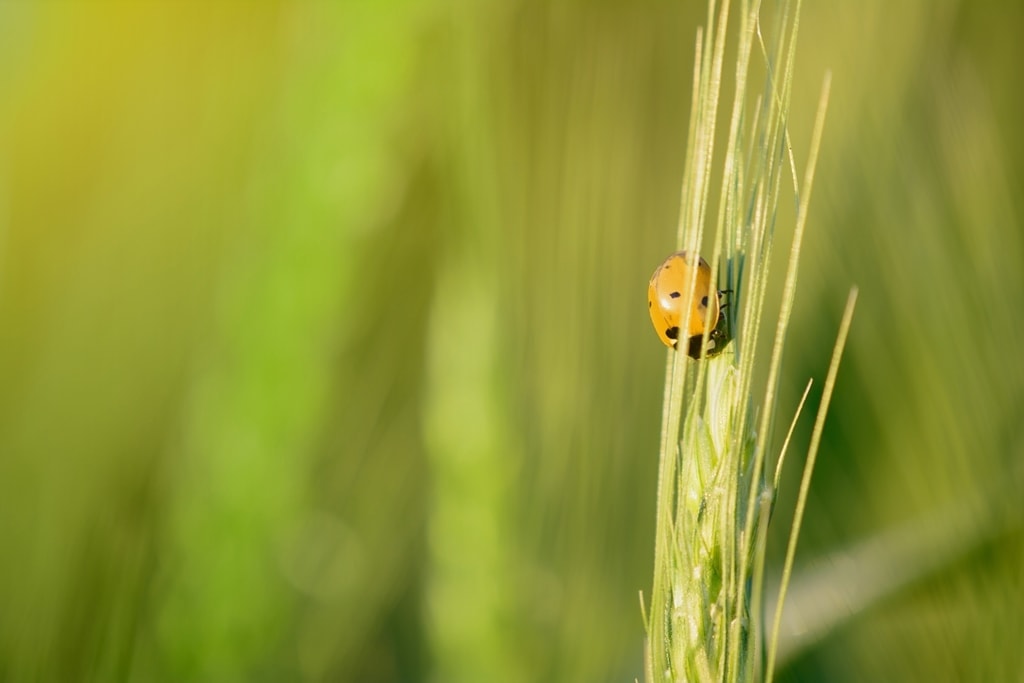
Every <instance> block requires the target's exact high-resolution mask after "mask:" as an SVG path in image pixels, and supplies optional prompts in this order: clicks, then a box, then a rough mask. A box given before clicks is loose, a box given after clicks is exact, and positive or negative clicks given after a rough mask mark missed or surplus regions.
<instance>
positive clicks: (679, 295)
mask: <svg viewBox="0 0 1024 683" xmlns="http://www.w3.org/2000/svg"><path fill="white" fill-rule="evenodd" d="M669 296H670V297H672V298H673V299H678V298H679V297H681V296H682V294H680V293H679V292H671V293H669Z"/></svg>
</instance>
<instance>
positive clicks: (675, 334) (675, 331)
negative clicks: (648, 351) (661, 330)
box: [665, 327, 679, 339]
mask: <svg viewBox="0 0 1024 683" xmlns="http://www.w3.org/2000/svg"><path fill="white" fill-rule="evenodd" d="M665 336H666V337H668V338H669V339H679V328H678V327H670V328H668V329H667V330H665Z"/></svg>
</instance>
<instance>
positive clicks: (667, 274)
mask: <svg viewBox="0 0 1024 683" xmlns="http://www.w3.org/2000/svg"><path fill="white" fill-rule="evenodd" d="M695 267H696V268H697V277H696V281H693V280H692V278H693V277H694V275H693V269H694V268H695ZM691 281H692V282H693V299H691V300H690V302H689V303H686V302H684V301H683V295H684V293H685V292H686V290H687V289H688V288H689V287H690V283H691ZM721 296H722V292H719V291H718V290H717V289H716V288H714V287H712V281H711V266H709V265H708V262H707V261H705V260H704V259H702V258H701V257H700V256H697V255H694V256H691V255H690V254H688V253H687V252H685V251H677V252H676V253H674V254H672V255H671V256H669V257H668V258H667V259H665V262H664V263H662V264H661V265H660V266H658V268H657V270H655V271H654V275H652V276H651V283H650V284H649V285H648V287H647V309H648V311H649V312H650V314H651V322H652V323H654V329H655V330H656V331H657V333H658V336H659V337H660V338H661V341H663V342H664V343H665V345H666V346H671V347H672V348H674V349H675V348H678V347H677V346H676V344H677V343H678V341H679V339H680V338H682V339H684V340H686V343H687V349H686V352H687V354H689V356H690V357H691V358H700V342H701V337H702V335H703V334H704V324H705V322H706V321H707V322H708V324H709V325H710V326H711V332H709V333H708V348H707V355H708V356H713V355H715V354H716V353H718V352H720V351H721V350H722V347H724V346H725V342H726V336H725V332H724V330H722V329H720V327H719V323H720V322H722V321H723V318H724V316H722V314H721V312H722V305H721V301H720V299H721ZM709 308H710V309H711V313H710V315H709V314H708V309H709ZM684 312H685V313H686V314H687V317H686V320H685V321H684V320H683V314H684Z"/></svg>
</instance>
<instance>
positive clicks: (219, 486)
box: [0, 0, 1024, 682]
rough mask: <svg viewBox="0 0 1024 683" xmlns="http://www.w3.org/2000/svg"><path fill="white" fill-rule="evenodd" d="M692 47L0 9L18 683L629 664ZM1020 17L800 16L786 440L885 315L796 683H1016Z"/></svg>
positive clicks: (441, 677)
mask: <svg viewBox="0 0 1024 683" xmlns="http://www.w3.org/2000/svg"><path fill="white" fill-rule="evenodd" d="M766 9H767V7H766ZM704 22H705V7H704V6H703V4H702V3H667V2H662V1H657V0H654V1H646V2H639V3H636V2H625V1H619V0H606V1H602V2H596V3H593V2H590V3H587V2H562V3H547V2H539V1H537V0H490V1H489V2H481V3H459V2H441V1H433V0H427V1H421V2H412V1H409V0H388V1H387V2H380V3H369V2H340V3H327V2H287V3H280V2H270V1H268V2H263V3H259V4H253V3H242V2H222V3H201V2H188V1H185V2H150V3H132V2H102V1H101V2H92V3H85V2H81V3H71V2H38V3H30V2H19V1H15V0H8V1H6V2H0V506H2V507H0V510H2V512H0V679H3V680H12V681H15V680H16V681H25V680H43V681H67V680H78V681H87V680H96V681H111V680H138V681H150V680H152V681H156V680H168V681H170V680H174V681H284V680H295V681H302V680H308V681H371V682H372V681H417V680H431V681H485V680H486V681H497V682H500V681H626V680H633V679H634V677H641V678H642V675H643V674H642V661H641V652H642V638H643V625H642V620H641V615H640V609H639V603H638V599H637V593H638V591H639V590H644V591H648V590H649V585H650V581H651V567H652V556H653V535H654V534H653V531H654V500H653V497H654V492H655V476H656V456H657V445H658V434H659V428H660V417H661V408H660V405H661V396H662V377H663V372H662V368H663V363H664V358H665V350H664V347H663V346H662V345H661V344H660V343H659V342H658V340H657V338H656V336H655V334H654V332H653V330H652V329H651V328H650V323H649V321H648V319H647V313H646V310H645V306H644V297H645V292H646V282H647V278H648V277H649V276H650V273H651V271H652V270H653V269H654V267H655V265H656V264H657V263H659V262H660V261H661V259H662V258H663V257H664V256H665V255H666V254H667V253H668V252H670V251H671V250H672V249H673V248H674V244H673V240H674V234H675V224H676V217H677V215H678V196H679V183H680V178H681V174H682V170H683V160H684V155H685V138H686V130H687V124H688V110H689V98H690V87H691V81H692V76H691V69H692V52H693V47H692V46H693V40H694V36H695V31H696V27H697V26H698V25H700V24H703V23H704ZM1022 29H1024V9H1022V8H1021V7H1013V6H1010V5H1006V4H1004V3H997V2H967V1H966V0H964V1H963V2H955V1H953V0H945V1H941V2H934V1H933V0H907V1H905V2H901V3H888V2H883V1H882V0H870V1H868V2H861V3H831V2H820V1H818V2H814V1H810V2H808V3H807V4H806V6H805V8H804V14H803V20H802V25H801V35H800V45H799V51H798V55H797V82H796V84H795V94H794V109H793V118H792V121H791V128H790V129H791V133H792V135H793V144H794V148H795V153H796V158H797V159H803V158H804V157H805V155H806V150H807V146H808V142H807V141H808V139H809V135H810V123H811V119H812V116H813V113H814V108H815V103H816V100H817V97H818V91H819V88H820V84H821V80H822V78H823V75H824V73H825V70H826V69H831V70H832V72H833V78H834V81H833V89H832V100H831V107H830V111H829V120H828V124H827V127H826V133H825V139H824V144H823V149H822V159H821V162H820V164H819V168H818V175H817V180H816V184H815V195H814V198H813V200H812V204H811V205H812V211H811V216H810V224H809V232H808V237H807V239H806V244H805V252H804V260H803V267H802V270H801V281H800V289H799V291H798V294H797V299H796V310H795V318H794V325H793V329H792V334H791V336H790V344H789V347H788V356H787V357H788V358H789V362H788V363H787V364H786V366H785V368H784V379H783V386H784V390H785V391H784V395H783V398H782V404H781V414H782V415H787V414H790V413H791V412H792V410H793V407H794V406H795V404H796V401H797V398H798V397H799V392H800V391H801V390H802V388H803V385H804V382H805V381H806V379H807V378H808V377H811V376H813V377H815V378H816V379H817V380H818V381H817V384H816V386H818V387H820V384H821V379H822V378H823V376H824V372H825V368H826V366H827V361H828V356H829V354H830V352H831V345H832V342H833V339H834V336H835V331H836V328H837V325H838V318H839V313H840V311H841V307H842V305H843V302H844V299H845V296H846V292H847V290H848V289H849V287H850V286H851V285H853V284H857V285H859V287H860V288H861V293H860V301H859V306H858V311H857V314H856V318H855V320H854V327H853V331H852V334H851V339H850V344H849V347H848V351H847V356H846V359H845V361H844V366H843V368H842V371H841V373H840V377H839V384H838V388H837V394H836V396H835V399H834V402H833V408H832V411H831V415H830V418H829V421H828V424H827V429H826V433H825V437H824V442H823V448H822V452H821V455H820V458H819V464H818V470H817V472H816V476H815V481H814V484H813V488H812V491H811V497H810V500H809V507H808V512H807V519H806V522H805V528H804V535H803V538H802V544H801V547H800V552H799V553H798V559H797V569H798V572H801V575H800V576H798V577H797V579H796V581H795V583H794V586H793V600H794V602H793V605H794V608H795V609H810V610H811V612H809V614H813V611H814V609H815V608H814V605H815V602H816V600H815V598H814V595H815V593H814V590H813V587H814V582H813V581H809V580H804V579H803V578H801V577H806V576H808V573H807V572H812V573H813V572H820V573H821V574H820V577H819V578H820V582H821V583H823V584H824V585H826V586H828V587H829V588H830V589H831V590H832V591H834V592H835V593H836V595H837V596H838V600H839V602H840V603H841V604H842V605H843V609H842V610H840V611H842V612H843V614H844V616H843V618H841V619H838V623H839V625H838V626H837V627H836V628H834V629H831V630H828V631H827V632H823V633H821V634H820V635H821V636H822V637H820V638H810V639H808V640H807V641H806V643H804V645H805V646H804V647H803V648H802V649H799V650H794V651H793V653H792V655H791V656H789V657H788V658H787V659H786V660H785V661H784V662H783V668H782V670H781V680H785V681H814V680H829V681H847V680H849V681H863V680H892V681H897V680H898V681H911V680H928V681H932V680H970V681H997V680H1020V679H1021V677H1022V676H1024V659H1022V658H1021V654H1020V642H1021V637H1022V634H1024V542H1022V541H1024V533H1022V519H1024V512H1022V504H1021V490H1022V482H1024V477H1022V476H1021V472H1022V467H1021V462H1022V456H1024V426H1022V418H1024V362H1022V360H1021V353H1020V350H1021V343H1022V340H1024V323H1022V315H1021V314H1022V312H1024V230H1022V227H1024V224H1022V220H1021V216H1022V210H1024V207H1022V206H1021V199H1020V198H1021V188H1022V180H1024V128H1022V126H1021V122H1022V121H1024V90H1022V89H1021V88H1020V83H1019V81H1020V79H1019V75H1020V70H1021V65H1022V64H1024V43H1022V42H1021V41H1020V33H1021V30H1022ZM725 72H726V74H729V75H730V78H731V73H732V70H731V69H730V67H729V66H727V67H726V69H725ZM727 90H728V88H727ZM801 172H802V169H801ZM784 201H786V200H784ZM778 230H779V233H778V234H779V239H780V242H781V244H783V245H785V244H786V243H788V236H789V234H790V233H789V231H790V230H791V225H790V223H789V222H788V221H785V220H784V221H782V222H780V224H779V227H778ZM780 269H781V260H780ZM812 397H813V398H814V399H815V400H816V398H817V393H816V390H815V391H812ZM804 423H806V424H804ZM804 423H802V427H801V430H799V432H800V433H799V434H798V439H799V443H800V444H801V445H805V444H806V441H807V433H808V429H809V423H810V420H809V419H805V420H804ZM799 451H800V449H797V451H796V454H795V455H793V456H792V460H791V462H790V463H789V470H788V476H787V478H786V479H785V483H784V488H783V493H782V496H781V498H780V501H779V508H778V512H777V513H776V518H775V523H774V525H773V535H774V538H773V540H772V546H771V550H770V553H769V562H770V565H771V566H773V567H778V566H779V565H780V564H781V559H782V552H783V548H784V539H785V534H786V533H787V530H788V527H787V524H788V521H789V517H790V513H789V511H790V510H791V509H792V501H793V493H794V491H795V488H796V486H795V482H796V477H797V476H798V474H799V459H800V456H799ZM876 541H877V542H876ZM865 543H868V546H867V547H868V549H869V550H871V552H861V551H862V550H863V549H864V548H865V547H866V546H865ZM872 544H873V545H872ZM844 561H845V562H847V563H849V562H853V565H854V568H855V570H854V571H853V572H852V573H851V572H847V573H846V574H842V573H836V571H833V569H836V570H837V571H838V569H841V568H842V566H843V562H844ZM802 595H804V596H805V597H806V595H809V596H810V597H809V598H806V599H804V598H801V596H802ZM802 600H803V602H801V601H802ZM808 600H809V604H810V605H811V606H810V608H808V607H807V604H805V603H807V601H808ZM801 605H803V607H801ZM844 610H845V611H844ZM825 619H826V621H827V620H828V618H827V615H826V617H825ZM799 628H800V627H797V631H799Z"/></svg>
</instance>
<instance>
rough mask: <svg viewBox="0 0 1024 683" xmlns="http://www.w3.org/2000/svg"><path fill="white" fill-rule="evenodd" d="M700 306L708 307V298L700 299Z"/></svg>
mask: <svg viewBox="0 0 1024 683" xmlns="http://www.w3.org/2000/svg"><path fill="white" fill-rule="evenodd" d="M700 305H701V306H703V307H704V308H707V307H708V298H707V297H706V296H705V297H701V300H700Z"/></svg>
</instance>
